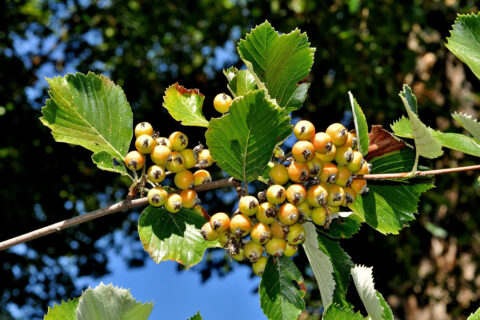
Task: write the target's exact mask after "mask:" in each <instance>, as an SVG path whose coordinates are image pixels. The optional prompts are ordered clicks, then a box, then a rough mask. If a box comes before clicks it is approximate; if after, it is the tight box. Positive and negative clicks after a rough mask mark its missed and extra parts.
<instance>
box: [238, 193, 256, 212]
mask: <svg viewBox="0 0 480 320" xmlns="http://www.w3.org/2000/svg"><path fill="white" fill-rule="evenodd" d="M259 206H260V204H259V203H258V200H257V198H255V197H253V196H243V197H241V198H240V201H239V203H238V209H239V210H240V212H241V213H243V214H244V215H246V216H253V215H256V214H257V212H258V207H259Z"/></svg>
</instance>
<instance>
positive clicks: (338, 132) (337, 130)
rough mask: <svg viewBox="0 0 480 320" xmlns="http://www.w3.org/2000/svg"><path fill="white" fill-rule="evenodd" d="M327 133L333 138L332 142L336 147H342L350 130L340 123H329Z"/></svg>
mask: <svg viewBox="0 0 480 320" xmlns="http://www.w3.org/2000/svg"><path fill="white" fill-rule="evenodd" d="M326 133H327V134H328V135H329V136H330V137H331V138H332V142H333V144H334V145H335V146H336V147H341V146H343V145H344V144H345V142H347V137H348V131H347V129H346V128H345V127H344V126H343V125H342V124H340V123H333V124H331V125H329V126H328V128H327V130H326Z"/></svg>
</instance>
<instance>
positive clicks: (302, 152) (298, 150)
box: [292, 141, 315, 162]
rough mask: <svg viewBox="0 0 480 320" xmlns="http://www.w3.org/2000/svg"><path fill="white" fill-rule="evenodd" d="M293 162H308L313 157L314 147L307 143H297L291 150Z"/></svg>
mask: <svg viewBox="0 0 480 320" xmlns="http://www.w3.org/2000/svg"><path fill="white" fill-rule="evenodd" d="M292 156H293V159H295V161H298V162H308V161H310V160H312V159H313V158H314V157H315V147H314V146H313V144H311V143H310V142H308V141H297V142H296V143H295V144H294V145H293V148H292Z"/></svg>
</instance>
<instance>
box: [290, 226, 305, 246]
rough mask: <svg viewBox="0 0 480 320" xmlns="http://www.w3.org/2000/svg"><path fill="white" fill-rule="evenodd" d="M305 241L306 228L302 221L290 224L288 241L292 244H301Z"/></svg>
mask: <svg viewBox="0 0 480 320" xmlns="http://www.w3.org/2000/svg"><path fill="white" fill-rule="evenodd" d="M303 241H305V229H304V228H303V226H302V225H301V224H300V223H295V224H294V225H292V226H290V231H288V234H287V242H288V243H290V244H300V243H303Z"/></svg>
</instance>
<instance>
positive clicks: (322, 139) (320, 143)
mask: <svg viewBox="0 0 480 320" xmlns="http://www.w3.org/2000/svg"><path fill="white" fill-rule="evenodd" d="M332 145H333V142H332V137H330V135H328V134H327V133H325V132H319V133H317V134H316V135H315V137H314V139H313V146H314V147H315V152H317V153H323V154H325V153H328V152H330V151H331V150H332Z"/></svg>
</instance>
